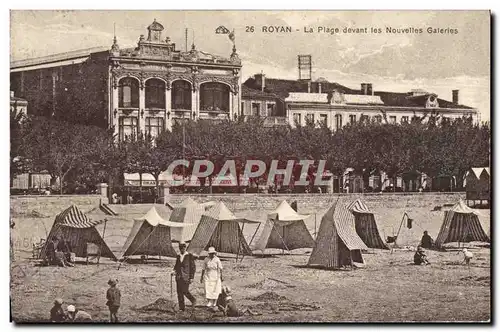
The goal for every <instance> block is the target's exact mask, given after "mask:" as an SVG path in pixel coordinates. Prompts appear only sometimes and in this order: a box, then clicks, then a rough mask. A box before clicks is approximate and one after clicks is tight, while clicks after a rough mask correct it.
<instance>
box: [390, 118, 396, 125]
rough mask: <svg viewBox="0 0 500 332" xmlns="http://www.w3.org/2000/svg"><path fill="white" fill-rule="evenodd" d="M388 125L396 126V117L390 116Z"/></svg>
mask: <svg viewBox="0 0 500 332" xmlns="http://www.w3.org/2000/svg"><path fill="white" fill-rule="evenodd" d="M389 123H392V124H396V116H390V117H389Z"/></svg>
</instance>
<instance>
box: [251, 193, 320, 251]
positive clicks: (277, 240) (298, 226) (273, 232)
mask: <svg viewBox="0 0 500 332" xmlns="http://www.w3.org/2000/svg"><path fill="white" fill-rule="evenodd" d="M307 217H309V216H307V215H300V214H298V213H297V212H296V211H295V210H294V209H293V208H292V207H291V206H290V205H289V204H288V203H287V202H286V201H283V202H281V203H280V205H279V206H278V207H277V208H276V209H275V210H274V211H272V212H271V213H269V214H268V218H267V222H266V224H265V226H264V230H263V231H262V234H261V236H260V238H259V240H258V241H257V243H256V244H255V246H253V249H254V250H262V251H264V250H265V249H266V248H275V249H286V250H293V249H298V248H312V247H313V246H314V239H313V237H312V236H311V233H309V230H308V229H307V227H306V224H305V222H304V220H305V219H306V218H307Z"/></svg>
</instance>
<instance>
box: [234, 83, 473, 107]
mask: <svg viewBox="0 0 500 332" xmlns="http://www.w3.org/2000/svg"><path fill="white" fill-rule="evenodd" d="M318 81H319V79H318V80H316V82H311V83H310V84H311V89H312V91H317V89H318V88H317V84H318ZM321 90H322V92H325V93H326V92H331V91H333V90H336V91H338V92H340V93H343V94H345V95H350V96H349V97H348V98H349V101H348V103H351V104H358V103H359V104H366V103H367V102H368V103H370V104H373V103H375V104H379V103H380V101H379V100H378V99H376V98H374V96H378V97H380V100H381V101H382V102H383V103H384V105H385V106H393V107H425V105H426V102H427V97H428V96H430V95H434V96H435V94H433V93H427V92H426V93H424V92H425V91H423V90H422V91H421V92H422V94H419V95H417V96H414V95H413V93H411V92H389V91H375V92H374V96H366V97H360V96H365V95H364V94H363V93H362V91H361V90H360V89H359V90H358V89H351V88H348V87H346V86H344V85H341V84H339V83H335V82H327V81H326V80H325V81H323V80H321ZM419 91H420V90H419ZM291 92H303V93H308V82H307V81H299V80H285V79H277V78H266V79H265V87H264V93H262V92H261V86H260V84H258V83H257V81H256V80H255V78H253V77H251V78H249V79H247V80H246V81H245V82H244V83H243V84H242V93H243V96H245V94H246V95H248V96H252V95H255V96H257V95H261V96H266V97H267V96H269V97H270V96H271V95H276V96H278V97H279V98H281V99H283V100H284V99H285V98H287V97H289V96H290V93H291ZM346 101H347V100H346ZM437 101H438V103H439V108H452V109H453V108H456V109H470V110H474V108H473V107H469V106H465V105H462V104H455V103H453V102H451V101H448V100H444V99H440V98H437Z"/></svg>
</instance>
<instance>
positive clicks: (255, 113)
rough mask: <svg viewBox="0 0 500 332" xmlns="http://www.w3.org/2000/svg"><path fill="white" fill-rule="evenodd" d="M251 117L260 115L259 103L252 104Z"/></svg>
mask: <svg viewBox="0 0 500 332" xmlns="http://www.w3.org/2000/svg"><path fill="white" fill-rule="evenodd" d="M252 115H253V116H259V115H260V103H252Z"/></svg>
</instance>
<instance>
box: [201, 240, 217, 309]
mask: <svg viewBox="0 0 500 332" xmlns="http://www.w3.org/2000/svg"><path fill="white" fill-rule="evenodd" d="M200 282H201V283H204V284H205V297H206V299H207V301H208V303H207V307H209V308H215V307H216V302H217V299H218V298H219V294H220V293H221V292H222V263H221V261H220V259H219V257H217V252H216V251H215V248H214V247H210V248H208V257H207V258H205V260H204V261H203V270H202V271H201V278H200Z"/></svg>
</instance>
